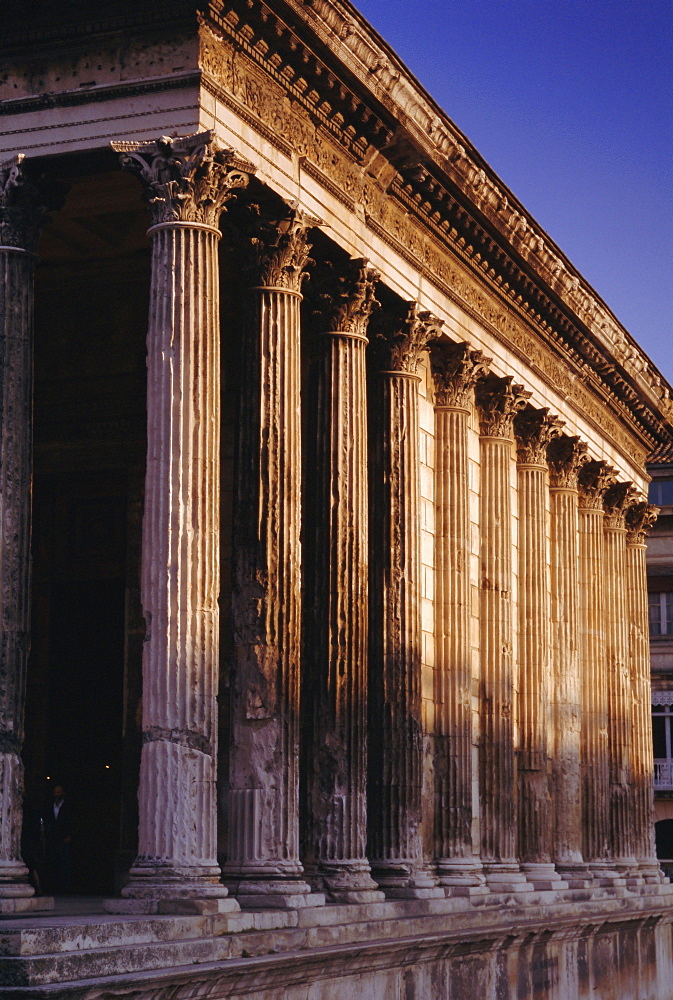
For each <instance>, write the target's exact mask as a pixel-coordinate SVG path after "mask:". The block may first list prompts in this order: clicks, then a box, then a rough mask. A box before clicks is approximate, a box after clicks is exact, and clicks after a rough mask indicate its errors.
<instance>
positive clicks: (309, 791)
mask: <svg viewBox="0 0 673 1000" xmlns="http://www.w3.org/2000/svg"><path fill="white" fill-rule="evenodd" d="M377 280H378V275H377V274H376V272H373V271H371V270H370V269H369V268H367V266H366V261H363V260H357V261H352V262H350V265H349V266H348V268H347V270H346V272H345V273H343V274H335V275H334V276H333V280H332V281H329V282H328V287H327V290H326V291H325V294H324V295H323V296H321V305H322V312H321V314H320V317H319V318H318V319H317V324H318V331H319V333H320V336H319V337H318V338H317V340H318V344H317V354H318V357H317V362H316V364H317V384H316V390H317V398H316V401H315V408H316V417H315V422H316V425H317V427H316V434H315V439H314V441H313V448H311V457H310V460H309V464H310V467H311V469H312V473H311V482H310V483H309V484H308V493H309V497H310V520H309V524H308V526H307V530H306V538H307V541H308V550H309V551H308V554H307V586H306V619H307V621H306V630H305V642H304V658H305V663H304V665H303V672H302V680H303V691H304V693H305V696H306V697H305V699H303V701H304V712H305V725H306V735H307V739H306V741H305V746H304V762H305V766H304V774H305V780H306V787H305V796H306V806H307V809H306V830H305V838H304V839H305V844H306V850H305V856H306V869H307V875H308V877H309V878H310V879H311V881H312V882H313V883H314V885H315V886H316V887H323V888H324V889H325V890H326V891H327V892H328V893H329V895H330V898H331V899H333V900H335V901H337V902H376V901H379V900H382V899H383V898H384V896H383V893H382V892H380V891H379V890H378V889H377V886H376V883H375V882H374V880H373V879H372V876H371V869H370V865H369V861H368V860H367V843H366V839H367V663H368V649H367V646H368V573H369V559H368V546H369V534H368V489H367V383H366V370H365V350H366V346H367V336H366V330H367V322H368V319H369V316H370V314H371V311H372V309H373V308H374V307H375V299H374V285H375V282H376V281H377Z"/></svg>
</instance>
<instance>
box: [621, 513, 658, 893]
mask: <svg viewBox="0 0 673 1000" xmlns="http://www.w3.org/2000/svg"><path fill="white" fill-rule="evenodd" d="M655 510H656V509H655V508H652V507H650V506H649V505H648V504H646V503H637V504H634V505H633V506H632V507H631V508H629V510H628V511H627V518H626V523H627V529H628V534H627V539H626V573H627V581H628V591H627V603H628V621H629V635H630V638H629V667H630V679H631V692H632V697H633V716H632V730H631V731H632V734H633V741H632V745H631V789H632V791H631V829H632V831H633V848H634V854H635V856H636V858H637V860H638V867H639V870H640V872H641V874H642V875H643V876H644V877H645V879H646V881H648V882H659V881H660V880H661V871H660V869H659V862H658V861H657V858H656V850H655V843H654V773H653V770H654V768H653V760H652V707H651V701H652V692H651V683H650V644H649V624H648V611H647V571H646V564H645V553H646V550H647V545H646V544H645V535H646V532H647V530H648V528H649V527H650V525H651V524H652V523H653V521H654V519H655V516H656V513H655Z"/></svg>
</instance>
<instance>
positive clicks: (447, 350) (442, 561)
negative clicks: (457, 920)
mask: <svg viewBox="0 0 673 1000" xmlns="http://www.w3.org/2000/svg"><path fill="white" fill-rule="evenodd" d="M431 360H432V373H433V377H434V386H435V447H436V468H435V473H436V483H437V485H436V495H435V510H436V526H435V531H436V543H435V544H436V553H437V555H436V559H437V575H436V611H435V636H436V649H437V657H438V663H437V670H436V675H435V676H436V681H435V691H434V698H435V705H436V709H437V716H436V719H437V722H436V731H437V739H436V743H435V753H436V762H435V774H436V784H435V789H436V791H435V795H436V798H435V837H436V840H435V857H436V864H437V874H438V876H439V883H440V885H443V886H445V887H446V888H447V889H448V890H449V891H450V892H452V893H467V894H469V893H471V892H474V891H476V890H477V889H479V890H481V887H482V886H483V884H484V877H483V875H482V874H481V862H480V860H479V857H478V851H477V854H476V855H475V849H474V847H475V845H474V844H473V835H472V824H473V805H472V789H473V777H474V775H473V762H472V744H473V740H474V725H473V718H472V699H471V689H472V662H471V651H470V566H469V558H470V511H469V468H468V426H469V417H470V413H471V410H472V407H473V402H474V386H475V384H476V382H477V380H478V379H479V378H480V377H482V376H483V375H484V374H485V373H486V372H487V371H488V365H489V362H490V359H489V358H485V357H484V356H483V354H482V353H481V352H480V351H474V350H472V349H471V348H470V346H469V344H451V345H446V344H442V345H436V346H435V347H434V348H433V349H432V353H431Z"/></svg>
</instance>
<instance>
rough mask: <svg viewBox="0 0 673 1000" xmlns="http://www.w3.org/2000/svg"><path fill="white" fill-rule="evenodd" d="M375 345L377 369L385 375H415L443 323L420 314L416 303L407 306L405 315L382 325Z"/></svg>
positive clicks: (429, 314)
mask: <svg viewBox="0 0 673 1000" xmlns="http://www.w3.org/2000/svg"><path fill="white" fill-rule="evenodd" d="M381 325H382V326H384V325H385V326H387V327H388V329H386V330H381V331H380V332H379V333H378V334H377V337H376V340H375V341H373V343H372V346H373V347H374V349H375V354H376V360H377V363H378V367H379V368H380V369H381V370H382V371H390V372H400V373H403V374H407V375H415V374H416V371H417V369H418V362H419V359H420V356H421V354H422V353H423V351H424V350H425V348H426V347H427V346H428V344H429V342H430V341H431V340H434V339H435V338H436V337H438V336H439V334H440V332H441V329H442V326H443V322H442V320H440V319H437V317H436V316H433V315H432V313H430V312H424V311H423V310H421V308H420V306H419V305H418V303H417V302H406V303H405V304H404V307H403V310H402V314H401V315H400V316H398V317H392V318H389V319H387V320H386V319H385V318H384V320H383V321H382V324H381Z"/></svg>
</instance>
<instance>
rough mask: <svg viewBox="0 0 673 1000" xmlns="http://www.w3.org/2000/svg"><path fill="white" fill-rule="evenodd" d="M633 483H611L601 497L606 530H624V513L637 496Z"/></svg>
mask: <svg viewBox="0 0 673 1000" xmlns="http://www.w3.org/2000/svg"><path fill="white" fill-rule="evenodd" d="M637 495H638V494H637V491H636V490H635V489H634V486H633V483H613V485H612V486H610V487H609V488H608V489H607V490H606V491H605V495H604V497H603V507H604V509H605V527H606V528H624V527H625V526H626V523H625V522H626V511H627V509H628V507H629V506H630V505H631V504H632V503H633V501H634V499H635V497H636V496H637Z"/></svg>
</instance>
